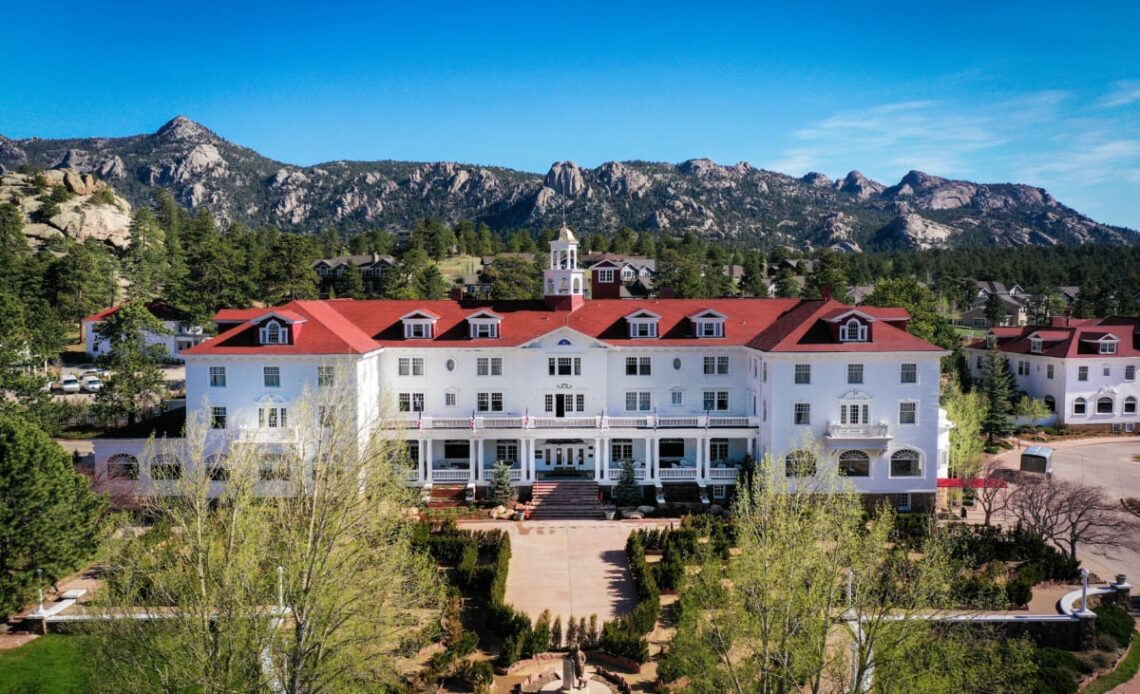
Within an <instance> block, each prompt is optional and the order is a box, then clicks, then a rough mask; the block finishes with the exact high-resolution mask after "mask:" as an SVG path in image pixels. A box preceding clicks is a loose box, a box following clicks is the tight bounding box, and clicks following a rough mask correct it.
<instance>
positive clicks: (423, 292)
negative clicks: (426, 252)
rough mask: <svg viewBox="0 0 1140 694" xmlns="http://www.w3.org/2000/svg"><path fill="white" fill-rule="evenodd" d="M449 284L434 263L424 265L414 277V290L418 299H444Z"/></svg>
mask: <svg viewBox="0 0 1140 694" xmlns="http://www.w3.org/2000/svg"><path fill="white" fill-rule="evenodd" d="M448 288H449V286H448V284H447V280H445V279H444V278H443V275H442V274H441V273H440V271H439V268H438V267H437V266H436V265H435V263H430V264H428V265H427V266H426V267H424V268H423V269H422V270H421V271H420V272H419V274H417V275H416V279H415V291H416V296H417V298H420V299H446V298H447V290H448Z"/></svg>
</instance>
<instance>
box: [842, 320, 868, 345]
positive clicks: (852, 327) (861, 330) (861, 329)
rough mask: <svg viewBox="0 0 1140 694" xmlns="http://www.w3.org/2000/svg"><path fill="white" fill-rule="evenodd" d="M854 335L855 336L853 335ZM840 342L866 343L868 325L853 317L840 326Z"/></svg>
mask: <svg viewBox="0 0 1140 694" xmlns="http://www.w3.org/2000/svg"><path fill="white" fill-rule="evenodd" d="M852 333H854V334H852ZM839 341H840V342H866V341H867V324H866V323H864V322H863V321H861V320H859V319H858V318H855V317H854V316H852V317H851V318H848V319H847V320H846V321H845V322H844V323H843V324H842V325H840V326H839Z"/></svg>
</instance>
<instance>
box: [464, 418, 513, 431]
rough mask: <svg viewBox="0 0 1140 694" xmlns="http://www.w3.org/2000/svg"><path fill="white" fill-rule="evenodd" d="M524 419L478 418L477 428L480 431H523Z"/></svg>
mask: <svg viewBox="0 0 1140 694" xmlns="http://www.w3.org/2000/svg"><path fill="white" fill-rule="evenodd" d="M522 425H523V418H522V417H476V418H475V426H476V427H477V428H479V429H484V428H486V429H521V428H522Z"/></svg>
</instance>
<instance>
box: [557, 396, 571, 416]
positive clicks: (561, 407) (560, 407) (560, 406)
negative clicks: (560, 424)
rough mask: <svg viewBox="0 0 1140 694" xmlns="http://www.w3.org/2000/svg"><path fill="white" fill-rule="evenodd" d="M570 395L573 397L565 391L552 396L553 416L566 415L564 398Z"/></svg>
mask: <svg viewBox="0 0 1140 694" xmlns="http://www.w3.org/2000/svg"><path fill="white" fill-rule="evenodd" d="M571 397H573V396H571V395H566V394H565V393H558V394H556V395H555V396H554V416H555V417H565V416H566V400H567V399H568V398H571Z"/></svg>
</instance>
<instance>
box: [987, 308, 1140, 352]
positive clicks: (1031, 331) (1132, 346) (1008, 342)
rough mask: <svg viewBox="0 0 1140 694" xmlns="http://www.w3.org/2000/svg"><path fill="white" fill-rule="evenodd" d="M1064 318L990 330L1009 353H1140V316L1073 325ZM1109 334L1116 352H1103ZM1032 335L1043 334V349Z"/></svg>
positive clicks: (1086, 320) (1082, 322)
mask: <svg viewBox="0 0 1140 694" xmlns="http://www.w3.org/2000/svg"><path fill="white" fill-rule="evenodd" d="M1063 322H1064V321H1063V319H1062V320H1061V321H1058V320H1056V319H1054V320H1053V325H1051V326H1050V327H1047V328H1041V327H1035V326H1027V327H1024V328H991V329H990V331H989V333H990V334H992V335H994V336H995V337H996V338H997V348H998V349H1000V350H1001V351H1002V352H1006V353H1007V354H1039V355H1042V356H1046V357H1057V358H1062V359H1068V358H1074V357H1090V358H1097V359H1104V358H1111V357H1140V318H1134V317H1129V316H1111V317H1109V318H1086V319H1080V320H1077V319H1072V320H1071V323H1072V324H1071V325H1069V326H1061V325H1058V323H1063ZM1108 335H1113V336H1115V337H1116V338H1117V339H1118V340H1119V342H1117V344H1116V353H1115V354H1101V353H1100V344H1099V343H1098V342H1097V341H1098V340H1100V339H1101V338H1103V337H1106V336H1108ZM1032 337H1039V338H1041V340H1042V342H1041V351H1040V352H1034V351H1033V341H1032V340H1031V339H1030V338H1032ZM967 347H969V348H971V349H986V339H985V338H981V339H979V340H974V341H973V342H971V343H970V344H969V345H967Z"/></svg>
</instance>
